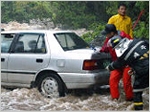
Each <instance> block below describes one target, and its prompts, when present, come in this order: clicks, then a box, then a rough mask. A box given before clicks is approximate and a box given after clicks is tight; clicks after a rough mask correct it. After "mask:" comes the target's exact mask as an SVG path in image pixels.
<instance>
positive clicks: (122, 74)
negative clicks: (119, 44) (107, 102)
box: [100, 24, 133, 101]
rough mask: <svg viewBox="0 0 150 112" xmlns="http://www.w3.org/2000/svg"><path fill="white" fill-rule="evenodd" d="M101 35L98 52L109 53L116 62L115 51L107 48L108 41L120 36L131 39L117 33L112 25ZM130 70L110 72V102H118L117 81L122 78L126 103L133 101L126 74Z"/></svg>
mask: <svg viewBox="0 0 150 112" xmlns="http://www.w3.org/2000/svg"><path fill="white" fill-rule="evenodd" d="M101 33H102V35H105V36H106V39H105V42H104V45H103V46H102V48H101V50H100V52H105V53H110V55H111V58H112V60H113V61H115V60H117V55H116V52H115V50H114V49H113V48H112V47H110V46H108V43H109V40H110V39H111V38H112V37H113V36H115V35H120V36H121V37H122V38H128V39H131V37H130V36H129V35H127V34H126V33H125V32H123V31H117V30H116V27H115V25H114V24H107V25H106V26H105V29H104V30H103V31H102V32H101ZM129 70H130V67H129V66H124V67H122V68H121V69H115V70H112V71H111V72H110V78H109V85H110V94H111V98H112V100H118V99H119V97H120V93H119V81H120V79H121V78H122V79H123V80H122V81H123V88H124V91H125V96H126V101H132V100H133V91H132V85H131V76H130V75H129V74H128V71H129Z"/></svg>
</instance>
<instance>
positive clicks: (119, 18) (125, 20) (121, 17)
mask: <svg viewBox="0 0 150 112" xmlns="http://www.w3.org/2000/svg"><path fill="white" fill-rule="evenodd" d="M126 8H127V6H126V5H125V4H119V5H118V14H116V15H113V16H112V17H111V18H110V19H109V20H108V23H107V24H114V25H115V26H116V28H117V30H120V31H124V32H125V33H126V34H128V35H130V37H132V38H133V31H132V20H131V18H130V17H129V16H127V15H126Z"/></svg>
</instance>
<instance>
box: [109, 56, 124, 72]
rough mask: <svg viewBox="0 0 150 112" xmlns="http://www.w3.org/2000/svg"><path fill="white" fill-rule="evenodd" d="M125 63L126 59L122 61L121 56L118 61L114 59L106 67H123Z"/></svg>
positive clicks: (111, 68)
mask: <svg viewBox="0 0 150 112" xmlns="http://www.w3.org/2000/svg"><path fill="white" fill-rule="evenodd" d="M125 65H126V64H125V61H122V59H121V58H118V59H117V60H116V61H113V62H112V63H111V64H109V65H108V66H107V67H106V69H107V70H109V71H112V70H114V69H119V68H122V67H123V66H125Z"/></svg>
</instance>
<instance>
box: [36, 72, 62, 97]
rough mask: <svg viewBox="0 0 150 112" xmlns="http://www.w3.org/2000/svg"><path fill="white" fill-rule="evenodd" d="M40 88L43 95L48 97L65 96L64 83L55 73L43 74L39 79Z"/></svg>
mask: <svg viewBox="0 0 150 112" xmlns="http://www.w3.org/2000/svg"><path fill="white" fill-rule="evenodd" d="M38 90H39V91H40V92H41V94H42V95H44V96H45V97H48V98H56V97H60V96H64V89H63V83H62V81H61V79H60V78H59V77H58V76H57V74H54V73H47V74H46V75H43V74H42V77H40V79H39V84H38Z"/></svg>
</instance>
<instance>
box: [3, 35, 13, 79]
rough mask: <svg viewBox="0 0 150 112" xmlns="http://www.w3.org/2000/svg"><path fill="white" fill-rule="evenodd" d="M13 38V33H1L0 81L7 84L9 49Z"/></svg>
mask: <svg viewBox="0 0 150 112" xmlns="http://www.w3.org/2000/svg"><path fill="white" fill-rule="evenodd" d="M14 37H15V34H14V33H1V81H2V82H7V81H8V79H7V72H8V60H9V55H10V53H9V49H10V46H11V44H12V41H13V39H14Z"/></svg>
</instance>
